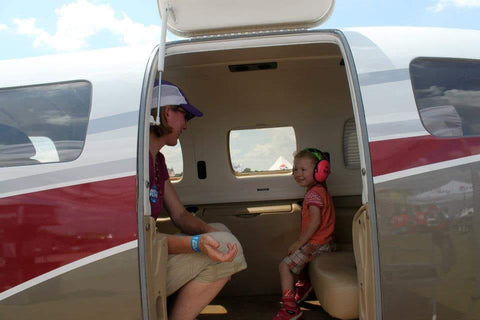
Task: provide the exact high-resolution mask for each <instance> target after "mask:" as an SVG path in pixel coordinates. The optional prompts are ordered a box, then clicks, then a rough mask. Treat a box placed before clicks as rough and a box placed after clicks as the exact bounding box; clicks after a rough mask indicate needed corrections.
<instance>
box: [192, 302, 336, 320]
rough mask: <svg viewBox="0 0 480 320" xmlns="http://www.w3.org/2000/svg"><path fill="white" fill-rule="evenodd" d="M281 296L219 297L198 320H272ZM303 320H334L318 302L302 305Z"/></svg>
mask: <svg viewBox="0 0 480 320" xmlns="http://www.w3.org/2000/svg"><path fill="white" fill-rule="evenodd" d="M279 299H280V297H279V296H247V297H218V298H216V299H214V300H213V301H212V303H211V304H210V305H208V306H207V307H206V308H205V309H204V310H203V311H202V312H201V314H200V315H199V316H198V320H227V319H228V320H252V319H272V318H273V317H274V316H275V313H276V312H277V311H278V308H279ZM301 307H302V310H303V316H302V319H303V320H308V319H311V320H313V319H315V320H333V319H334V318H332V317H331V316H330V315H329V314H328V313H326V312H325V310H323V308H322V307H321V306H320V305H319V303H318V301H317V300H308V301H307V302H304V303H302V305H301Z"/></svg>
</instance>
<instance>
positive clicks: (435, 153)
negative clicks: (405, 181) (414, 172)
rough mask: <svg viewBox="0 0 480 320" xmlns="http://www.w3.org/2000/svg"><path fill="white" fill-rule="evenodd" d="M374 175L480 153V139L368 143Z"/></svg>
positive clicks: (408, 140) (427, 139) (433, 139)
mask: <svg viewBox="0 0 480 320" xmlns="http://www.w3.org/2000/svg"><path fill="white" fill-rule="evenodd" d="M369 146H370V155H371V159H372V171H373V176H374V177H375V176H381V175H384V174H387V173H392V172H397V171H401V170H406V169H412V168H416V167H420V166H424V165H429V164H434V163H438V162H443V161H448V160H453V159H458V158H463V157H468V156H472V155H476V154H480V138H476V137H472V138H437V137H434V136H421V137H412V138H402V139H393V140H383V141H374V142H370V143H369Z"/></svg>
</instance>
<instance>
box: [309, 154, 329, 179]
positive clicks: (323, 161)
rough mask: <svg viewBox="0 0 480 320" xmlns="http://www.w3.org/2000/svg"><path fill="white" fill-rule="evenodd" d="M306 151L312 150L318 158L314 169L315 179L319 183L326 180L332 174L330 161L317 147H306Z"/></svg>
mask: <svg viewBox="0 0 480 320" xmlns="http://www.w3.org/2000/svg"><path fill="white" fill-rule="evenodd" d="M305 151H308V152H310V153H311V154H313V155H314V156H315V158H316V159H317V163H316V164H315V169H314V171H313V179H315V181H316V182H318V183H322V182H325V180H327V178H328V175H329V174H330V162H329V161H328V160H327V157H326V156H325V154H324V153H323V152H322V151H320V150H318V149H315V148H306V149H305Z"/></svg>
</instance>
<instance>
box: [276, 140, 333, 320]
mask: <svg viewBox="0 0 480 320" xmlns="http://www.w3.org/2000/svg"><path fill="white" fill-rule="evenodd" d="M329 173H330V164H329V162H328V160H327V158H326V156H325V155H324V154H323V153H322V152H321V151H320V150H318V149H313V148H307V149H304V150H302V151H300V152H298V153H297V154H296V155H295V158H294V165H293V177H294V179H295V181H296V182H297V183H298V185H299V186H301V187H304V188H306V189H307V191H306V193H305V196H304V199H303V205H302V229H301V233H300V236H299V238H298V239H297V241H295V242H294V243H293V244H292V245H291V246H290V248H289V249H288V256H287V257H285V258H284V259H283V260H282V262H280V265H279V267H278V269H279V271H280V280H281V285H282V307H281V308H280V311H278V313H277V314H276V316H275V317H274V320H287V319H291V320H293V319H298V318H300V317H301V316H302V312H301V311H300V308H299V307H298V304H299V303H300V302H302V301H303V300H304V299H305V298H306V297H307V295H308V294H309V293H310V291H311V290H312V285H311V284H310V281H309V278H308V270H307V269H306V268H305V267H306V265H307V263H308V262H310V261H311V260H312V259H313V257H315V256H316V255H318V254H321V253H324V252H331V251H334V250H335V244H334V243H333V241H332V240H333V230H334V228H335V211H334V208H333V202H332V197H331V196H330V194H329V193H328V191H327V188H326V184H325V180H326V179H327V177H328V175H329ZM294 275H297V276H298V282H297V283H296V284H295V289H296V290H294Z"/></svg>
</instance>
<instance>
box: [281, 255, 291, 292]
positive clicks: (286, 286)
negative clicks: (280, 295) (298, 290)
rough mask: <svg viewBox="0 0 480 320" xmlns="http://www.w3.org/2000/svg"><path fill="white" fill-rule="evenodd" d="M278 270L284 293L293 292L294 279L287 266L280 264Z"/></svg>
mask: <svg viewBox="0 0 480 320" xmlns="http://www.w3.org/2000/svg"><path fill="white" fill-rule="evenodd" d="M278 270H279V271H280V283H281V285H282V292H285V291H287V290H293V282H294V278H293V274H292V272H290V269H289V268H288V266H287V264H286V263H284V262H283V261H282V262H280V265H279V266H278Z"/></svg>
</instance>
